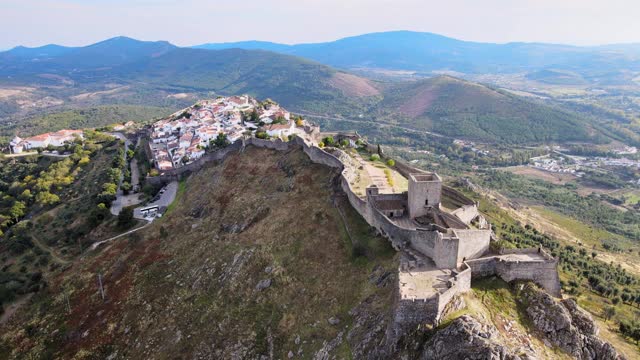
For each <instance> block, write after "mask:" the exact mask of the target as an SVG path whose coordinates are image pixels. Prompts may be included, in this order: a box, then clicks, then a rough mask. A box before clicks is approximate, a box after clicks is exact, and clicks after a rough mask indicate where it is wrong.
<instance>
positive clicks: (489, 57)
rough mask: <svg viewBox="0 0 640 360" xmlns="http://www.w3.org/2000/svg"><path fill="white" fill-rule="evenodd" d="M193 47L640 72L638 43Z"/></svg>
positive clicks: (477, 69)
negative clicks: (590, 45)
mask: <svg viewBox="0 0 640 360" xmlns="http://www.w3.org/2000/svg"><path fill="white" fill-rule="evenodd" d="M196 48H201V49H217V50H220V49H228V48H241V49H261V50H269V51H275V52H279V53H284V54H289V55H296V56H302V57H305V58H309V59H313V60H316V61H318V62H321V63H323V64H327V65H331V66H334V67H339V68H346V69H352V68H380V69H389V70H411V71H425V72H432V71H445V70H446V71H455V72H461V73H469V74H480V73H514V72H530V71H536V70H541V69H546V68H556V69H563V70H573V71H578V72H581V73H583V74H584V75H585V76H595V75H596V74H604V73H606V72H608V71H621V72H626V71H639V70H640V45H639V44H627V45H606V46H592V47H579V46H570V45H557V44H545V43H521V42H515V43H507V44H495V43H479V42H470V41H462V40H457V39H453V38H449V37H445V36H442V35H437V34H432V33H422V32H412V31H391V32H381V33H371V34H365V35H359V36H353V37H347V38H343V39H339V40H336V41H331V42H324V43H313V44H298V45H285V44H278V43H272V42H262V41H245V42H236V43H209V44H202V45H198V46H196Z"/></svg>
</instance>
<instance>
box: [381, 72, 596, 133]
mask: <svg viewBox="0 0 640 360" xmlns="http://www.w3.org/2000/svg"><path fill="white" fill-rule="evenodd" d="M385 93H386V96H385V99H384V101H382V103H381V104H380V105H379V107H378V112H379V113H382V114H383V115H387V114H385V112H386V111H387V110H388V109H398V110H399V112H401V113H404V114H405V119H404V123H405V124H407V125H409V126H411V127H413V128H416V129H427V130H433V131H434V132H437V133H441V134H445V135H450V136H455V137H462V138H470V139H475V140H480V141H489V142H493V141H504V142H508V143H518V142H545V141H586V140H592V138H591V136H590V134H589V125H588V124H587V123H585V122H583V121H581V120H580V119H579V118H578V117H577V116H576V115H574V114H571V113H568V112H566V111H563V110H561V109H558V108H550V107H548V106H545V105H540V104H536V103H533V102H529V101H526V100H523V99H522V98H520V97H517V96H515V95H512V94H508V93H503V92H498V91H496V90H493V89H491V88H488V87H485V86H482V85H478V84H474V83H470V82H467V81H464V80H459V79H455V78H452V77H449V76H440V77H435V78H431V79H426V80H421V81H416V82H413V83H401V84H399V85H395V86H391V87H390V88H389V89H387V90H386V92H385ZM388 116H391V117H393V114H388Z"/></svg>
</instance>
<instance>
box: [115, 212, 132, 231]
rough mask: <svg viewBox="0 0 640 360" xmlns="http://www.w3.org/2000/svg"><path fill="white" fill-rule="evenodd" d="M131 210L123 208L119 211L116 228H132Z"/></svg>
mask: <svg viewBox="0 0 640 360" xmlns="http://www.w3.org/2000/svg"><path fill="white" fill-rule="evenodd" d="M133 224H134V220H133V208H131V207H125V208H122V210H120V213H119V214H118V227H120V228H121V229H127V228H130V227H131V226H133Z"/></svg>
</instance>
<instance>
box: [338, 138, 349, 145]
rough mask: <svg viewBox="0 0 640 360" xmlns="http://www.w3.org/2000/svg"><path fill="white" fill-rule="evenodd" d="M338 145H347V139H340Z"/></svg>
mask: <svg viewBox="0 0 640 360" xmlns="http://www.w3.org/2000/svg"><path fill="white" fill-rule="evenodd" d="M340 145H342V146H343V147H347V146H349V140H348V139H342V141H340Z"/></svg>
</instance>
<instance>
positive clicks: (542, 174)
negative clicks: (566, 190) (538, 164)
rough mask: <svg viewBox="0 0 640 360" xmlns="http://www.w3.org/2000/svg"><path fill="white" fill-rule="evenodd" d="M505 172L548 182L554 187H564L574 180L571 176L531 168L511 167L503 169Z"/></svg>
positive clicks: (573, 176)
mask: <svg viewBox="0 0 640 360" xmlns="http://www.w3.org/2000/svg"><path fill="white" fill-rule="evenodd" d="M505 170H506V171H509V172H510V173H513V174H516V175H524V176H527V177H530V178H534V179H540V180H544V181H548V182H550V183H552V184H556V185H564V184H566V183H567V182H569V181H571V180H574V179H575V178H576V177H575V175H572V174H564V173H551V172H548V171H544V170H540V169H536V168H532V167H530V166H512V167H508V168H505Z"/></svg>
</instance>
